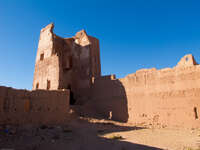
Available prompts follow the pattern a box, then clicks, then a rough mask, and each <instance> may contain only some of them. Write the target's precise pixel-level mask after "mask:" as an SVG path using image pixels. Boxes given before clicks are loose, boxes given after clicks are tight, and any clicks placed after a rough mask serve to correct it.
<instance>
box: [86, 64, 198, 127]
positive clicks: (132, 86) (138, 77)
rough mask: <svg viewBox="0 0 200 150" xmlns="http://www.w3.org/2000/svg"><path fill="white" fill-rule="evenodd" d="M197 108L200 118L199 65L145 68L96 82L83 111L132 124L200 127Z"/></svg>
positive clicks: (103, 78)
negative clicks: (124, 75) (123, 76)
mask: <svg viewBox="0 0 200 150" xmlns="http://www.w3.org/2000/svg"><path fill="white" fill-rule="evenodd" d="M194 107H196V108H197V113H198V117H200V65H196V66H194V65H193V66H187V67H175V68H173V69H170V68H166V69H162V70H156V69H148V70H147V69H143V70H139V71H137V72H136V73H135V74H130V75H128V76H126V77H125V78H122V79H114V80H113V79H112V78H111V77H110V79H109V78H108V77H102V78H99V79H96V80H95V82H94V86H93V89H92V98H91V100H90V101H88V102H87V103H86V104H85V106H84V107H83V110H82V111H83V112H86V113H85V114H84V115H89V116H94V117H102V116H103V117H104V118H109V117H110V118H111V119H114V120H120V121H128V122H130V123H145V124H153V125H164V126H165V125H166V126H173V127H174V126H178V127H200V118H198V119H195V113H194ZM110 112H112V113H111V114H112V116H110ZM94 114H95V115H94Z"/></svg>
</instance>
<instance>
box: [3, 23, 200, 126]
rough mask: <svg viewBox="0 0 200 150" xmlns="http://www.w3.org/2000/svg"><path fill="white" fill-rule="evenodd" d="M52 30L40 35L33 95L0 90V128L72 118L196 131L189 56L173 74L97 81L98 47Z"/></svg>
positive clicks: (197, 89)
mask: <svg viewBox="0 0 200 150" xmlns="http://www.w3.org/2000/svg"><path fill="white" fill-rule="evenodd" d="M53 27H54V26H53V24H50V25H48V26H46V27H45V28H43V29H42V30H41V33H40V40H39V45H38V51H37V56H36V63H35V72H34V81H33V91H27V90H16V89H12V88H8V87H2V86H0V124H6V123H8V124H10V123H13V124H25V123H27V124H30V123H36V124H44V123H45V124H46V123H51V124H55V123H63V122H66V121H68V120H70V117H74V115H71V113H70V112H75V114H77V116H83V117H90V118H101V119H111V120H116V121H120V122H128V123H131V124H132V125H133V126H134V125H135V124H136V125H137V124H147V125H156V126H157V125H158V126H162V127H163V126H164V127H166V126H169V127H189V128H200V65H198V64H197V62H196V61H195V59H194V57H193V56H192V55H186V56H184V57H183V58H181V60H180V61H179V62H178V64H177V65H176V66H174V67H173V68H164V69H160V70H157V69H156V68H151V69H141V70H138V71H136V73H133V74H129V75H127V76H126V77H124V78H121V79H116V77H115V75H107V76H101V66H100V55H99V41H98V40H97V39H96V38H94V37H91V36H88V35H87V34H86V32H85V31H84V30H83V31H80V32H78V33H77V34H76V35H75V36H74V37H72V38H61V37H58V36H57V35H55V34H54V33H53ZM72 97H74V100H76V103H73V104H74V106H71V105H70V104H72V103H71V101H72V100H71V99H72ZM71 110H72V111H71Z"/></svg>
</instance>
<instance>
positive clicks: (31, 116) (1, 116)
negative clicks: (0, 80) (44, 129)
mask: <svg viewBox="0 0 200 150" xmlns="http://www.w3.org/2000/svg"><path fill="white" fill-rule="evenodd" d="M68 119H69V91H68V90H65V91H45V90H36V91H27V90H16V89H12V88H8V87H2V86H0V124H58V123H63V122H64V121H66V120H68Z"/></svg>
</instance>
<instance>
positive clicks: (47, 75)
mask: <svg viewBox="0 0 200 150" xmlns="http://www.w3.org/2000/svg"><path fill="white" fill-rule="evenodd" d="M53 27H54V26H53V24H50V25H48V26H47V27H45V28H43V29H42V30H41V32H40V40H39V44H38V51H37V56H36V61H35V72H34V79H33V90H34V89H36V85H37V84H39V88H38V89H47V80H49V81H50V90H55V89H58V87H59V65H60V64H59V57H58V55H56V54H55V52H54V42H53V41H54V34H53ZM41 54H44V59H43V60H40V56H41Z"/></svg>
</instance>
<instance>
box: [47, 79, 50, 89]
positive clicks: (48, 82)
mask: <svg viewBox="0 0 200 150" xmlns="http://www.w3.org/2000/svg"><path fill="white" fill-rule="evenodd" d="M50 88H51V81H50V80H47V90H49V89H50Z"/></svg>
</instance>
